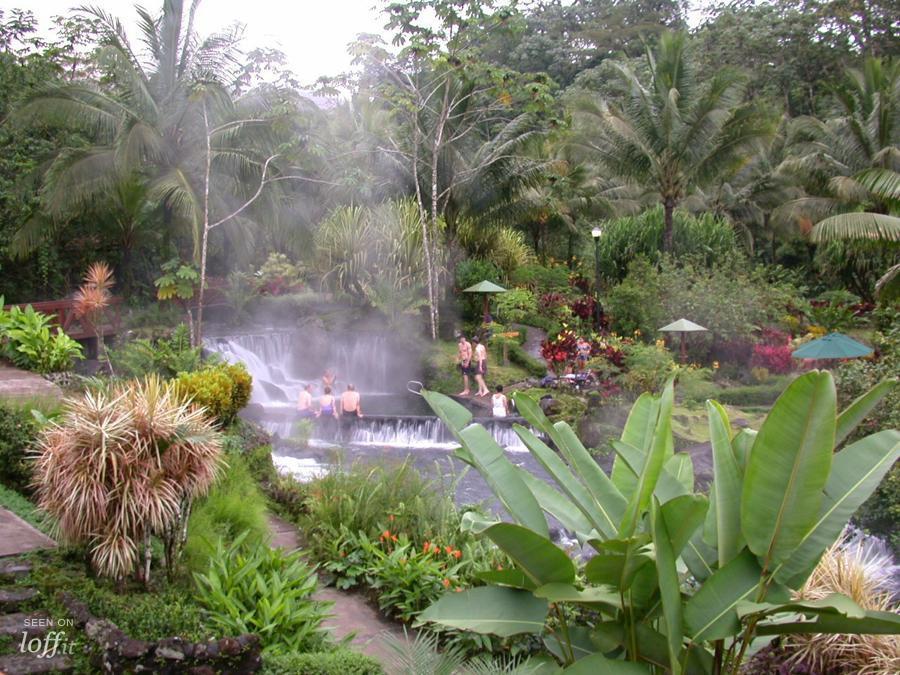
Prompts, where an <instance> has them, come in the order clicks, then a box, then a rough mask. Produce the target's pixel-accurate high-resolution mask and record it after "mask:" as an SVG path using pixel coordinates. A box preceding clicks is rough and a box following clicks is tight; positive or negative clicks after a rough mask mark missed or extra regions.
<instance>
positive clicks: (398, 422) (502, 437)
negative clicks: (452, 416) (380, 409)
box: [262, 417, 527, 452]
mask: <svg viewBox="0 0 900 675" xmlns="http://www.w3.org/2000/svg"><path fill="white" fill-rule="evenodd" d="M481 424H482V425H483V426H484V427H485V428H486V429H487V430H488V431H489V432H490V433H491V435H492V436H493V437H494V440H496V441H497V443H498V444H500V446H501V447H503V448H506V449H507V450H509V451H510V452H527V448H526V447H525V446H524V444H523V443H522V440H521V439H520V438H519V437H518V435H516V432H515V431H513V429H512V426H511V425H510V424H508V423H503V422H496V421H494V420H482V421H481ZM295 425H296V422H294V421H288V420H267V421H263V422H262V426H263V428H264V429H265V430H266V431H267V432H269V433H270V434H272V435H273V436H277V437H279V438H281V439H290V438H291V437H292V436H294V435H295ZM343 440H344V441H346V442H347V443H349V444H350V445H353V446H358V447H378V448H400V449H402V448H407V449H411V450H412V449H416V448H429V449H440V450H452V449H454V448H456V447H458V446H459V443H457V442H456V441H455V440H454V439H453V437H452V436H451V434H450V433H449V432H448V431H447V428H446V427H445V426H444V423H443V422H441V421H440V420H439V419H438V418H436V417H410V418H404V417H363V418H362V419H359V420H356V421H355V422H354V425H353V428H352V429H351V430H350V431H349V432H348V433H347V436H346V437H345V438H344V439H343Z"/></svg>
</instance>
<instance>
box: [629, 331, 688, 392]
mask: <svg viewBox="0 0 900 675" xmlns="http://www.w3.org/2000/svg"><path fill="white" fill-rule="evenodd" d="M624 351H625V368H626V369H627V372H626V373H625V376H624V377H623V379H622V381H623V383H624V384H625V387H626V388H627V389H629V390H631V391H632V392H634V393H637V394H640V393H643V392H645V391H654V392H655V391H659V390H660V389H661V388H662V386H663V385H664V384H665V383H666V380H667V379H668V378H669V376H670V375H671V373H672V371H673V370H674V369H675V361H674V360H673V359H672V354H671V352H669V350H667V349H665V348H663V347H657V346H656V345H645V344H641V343H639V342H638V343H635V344H632V345H627V346H626V347H625V349H624Z"/></svg>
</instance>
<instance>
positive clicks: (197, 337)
mask: <svg viewBox="0 0 900 675" xmlns="http://www.w3.org/2000/svg"><path fill="white" fill-rule="evenodd" d="M203 124H204V127H205V129H206V173H205V175H204V177H203V239H202V241H201V243H200V288H199V289H198V291H197V329H196V330H195V331H194V336H193V339H194V346H195V347H199V346H200V345H201V343H202V341H203V294H204V291H205V290H206V250H207V246H208V244H209V177H210V173H211V171H212V143H211V141H210V137H209V117H208V116H207V114H206V101H204V102H203ZM263 178H265V176H263Z"/></svg>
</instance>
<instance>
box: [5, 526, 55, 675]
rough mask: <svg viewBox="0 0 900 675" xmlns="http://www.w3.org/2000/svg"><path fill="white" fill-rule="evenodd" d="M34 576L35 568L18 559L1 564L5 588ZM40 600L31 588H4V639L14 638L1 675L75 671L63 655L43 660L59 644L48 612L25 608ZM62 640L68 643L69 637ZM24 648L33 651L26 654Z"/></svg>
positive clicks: (18, 586) (27, 651) (30, 674)
mask: <svg viewBox="0 0 900 675" xmlns="http://www.w3.org/2000/svg"><path fill="white" fill-rule="evenodd" d="M51 543H52V542H51ZM30 572H31V564H30V563H29V562H27V561H23V560H17V559H15V558H10V559H7V560H3V561H0V583H2V584H11V583H12V582H14V581H15V580H16V579H21V578H23V577H27V575H28V574H29V573H30ZM37 597H38V592H37V591H36V590H35V589H33V588H28V587H27V586H22V585H4V586H2V587H0V635H2V636H8V637H10V638H12V643H11V646H10V653H7V654H3V655H0V673H3V674H4V675H32V674H33V673H50V672H53V673H68V672H71V671H72V663H71V661H70V660H69V657H68V656H65V655H62V654H56V655H53V656H51V655H49V654H48V655H46V656H43V657H42V656H40V654H41V653H42V652H43V650H44V647H45V646H47V647H50V648H52V646H53V643H54V641H55V640H52V639H51V638H50V633H49V632H50V631H51V630H53V628H52V626H51V625H50V623H51V622H50V619H51V617H50V616H49V615H48V614H47V613H46V612H44V611H28V610H25V609H23V606H27V605H28V603H29V602H30V601H32V600H34V599H35V598H37ZM20 610H22V611H20ZM63 632H65V631H63ZM44 636H46V639H45V637H44ZM62 637H63V639H64V637H65V636H62ZM38 643H40V645H38ZM23 644H25V645H31V647H26V649H25V650H23V649H22V645H23Z"/></svg>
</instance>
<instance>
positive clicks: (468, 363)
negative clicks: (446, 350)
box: [456, 333, 510, 417]
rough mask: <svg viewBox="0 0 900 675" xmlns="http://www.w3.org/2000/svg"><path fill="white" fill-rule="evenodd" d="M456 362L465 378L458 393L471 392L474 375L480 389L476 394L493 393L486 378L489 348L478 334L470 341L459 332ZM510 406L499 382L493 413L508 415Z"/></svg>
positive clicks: (493, 397) (492, 408)
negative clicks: (470, 386) (471, 378)
mask: <svg viewBox="0 0 900 675" xmlns="http://www.w3.org/2000/svg"><path fill="white" fill-rule="evenodd" d="M473 345H474V346H473ZM456 363H457V365H458V366H459V372H460V373H462V378H463V390H462V391H461V392H459V394H457V395H458V396H469V395H470V394H471V391H470V390H469V376H472V377H474V379H475V384H477V385H478V391H477V392H476V393H475V396H481V397H483V396H487V395H488V394H490V393H491V391H490V389H488V386H487V383H486V382H485V380H484V378H485V376H486V375H487V349H486V348H485V346H484V344H482V342H481V340H480V339H479V338H478V336H477V335H476V336H474V337H473V338H472V341H471V342H470V341H469V340H467V339H466V336H465V335H463V334H462V333H460V334H459V339H458V341H457V354H456ZM509 408H510V406H509V399H508V398H507V397H506V394H504V393H503V386H502V385H499V384H498V385H497V386H496V387H495V391H494V393H493V394H492V395H491V413H492V414H493V415H494V417H506V416H507V415H509Z"/></svg>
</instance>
